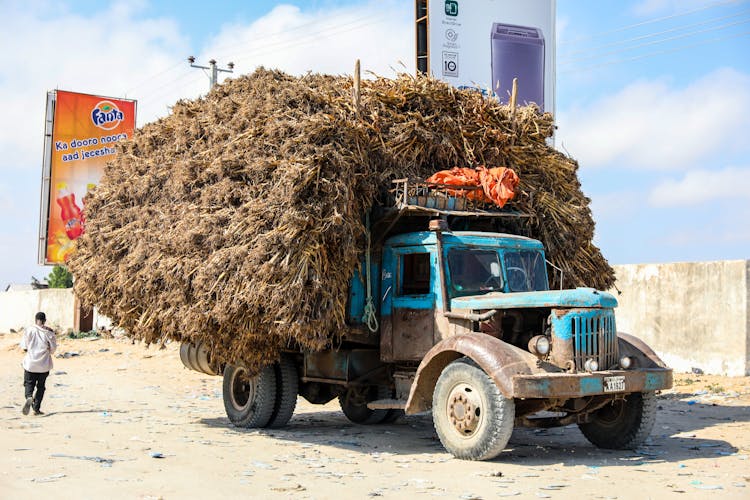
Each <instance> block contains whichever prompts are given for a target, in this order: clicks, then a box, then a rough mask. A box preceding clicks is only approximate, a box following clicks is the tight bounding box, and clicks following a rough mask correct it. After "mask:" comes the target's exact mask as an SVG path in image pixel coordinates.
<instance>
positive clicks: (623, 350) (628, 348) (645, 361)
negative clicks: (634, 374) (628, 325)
mask: <svg viewBox="0 0 750 500" xmlns="http://www.w3.org/2000/svg"><path fill="white" fill-rule="evenodd" d="M617 340H618V348H619V350H620V356H630V357H632V358H634V359H635V362H636V368H667V365H666V363H664V361H662V360H661V358H660V357H659V356H658V355H657V354H656V353H655V352H654V351H653V349H651V348H650V347H649V346H648V345H647V344H646V343H645V342H644V341H642V340H641V339H639V338H638V337H635V336H633V335H630V334H629V333H624V332H617Z"/></svg>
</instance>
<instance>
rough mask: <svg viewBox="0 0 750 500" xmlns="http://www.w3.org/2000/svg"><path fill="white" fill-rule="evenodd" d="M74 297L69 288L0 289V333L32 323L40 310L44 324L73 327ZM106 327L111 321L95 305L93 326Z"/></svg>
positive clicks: (69, 328) (61, 329)
mask: <svg viewBox="0 0 750 500" xmlns="http://www.w3.org/2000/svg"><path fill="white" fill-rule="evenodd" d="M75 307H76V301H75V296H74V295H73V289H72V288H48V289H44V290H15V291H8V292H0V333H8V332H10V330H11V329H13V330H16V331H20V329H21V328H23V327H25V326H28V325H33V324H34V315H35V314H36V313H37V312H39V311H43V312H44V313H45V314H46V315H47V324H48V325H49V326H51V327H52V328H55V329H56V330H57V331H58V332H60V333H64V332H67V331H69V330H73V329H74V324H75V323H74V322H75V318H74V316H75ZM100 327H103V328H106V329H109V328H111V327H112V321H111V320H110V319H109V318H107V317H106V316H102V315H101V314H99V313H98V311H97V310H96V309H94V329H99V328H100Z"/></svg>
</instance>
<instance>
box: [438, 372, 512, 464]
mask: <svg viewBox="0 0 750 500" xmlns="http://www.w3.org/2000/svg"><path fill="white" fill-rule="evenodd" d="M514 418H515V404H514V403H513V400H512V399H508V398H506V397H504V396H503V395H502V393H501V392H500V389H498V387H497V386H496V385H495V383H494V382H493V381H492V379H491V378H490V377H489V376H488V375H487V374H486V373H485V372H484V371H483V370H482V369H481V368H479V367H478V366H477V365H475V364H474V363H473V362H472V361H471V360H469V359H467V358H463V359H459V360H456V361H454V362H452V363H451V364H449V365H448V366H447V367H446V368H445V369H444V370H443V372H442V373H441V374H440V378H439V379H438V381H437V384H436V385H435V391H434V393H433V397H432V420H433V422H434V423H435V430H436V431H437V434H438V437H440V442H441V443H443V446H444V447H445V449H446V450H448V451H449V452H450V453H452V454H453V456H455V457H456V458H461V459H464V460H489V459H492V458H495V457H496V456H497V455H499V454H500V452H501V451H503V449H504V448H505V445H507V444H508V440H509V439H510V435H511V434H512V433H513V423H514Z"/></svg>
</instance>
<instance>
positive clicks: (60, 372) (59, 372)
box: [52, 370, 68, 375]
mask: <svg viewBox="0 0 750 500" xmlns="http://www.w3.org/2000/svg"><path fill="white" fill-rule="evenodd" d="M67 374H68V372H64V371H62V370H58V371H56V372H53V373H52V375H67Z"/></svg>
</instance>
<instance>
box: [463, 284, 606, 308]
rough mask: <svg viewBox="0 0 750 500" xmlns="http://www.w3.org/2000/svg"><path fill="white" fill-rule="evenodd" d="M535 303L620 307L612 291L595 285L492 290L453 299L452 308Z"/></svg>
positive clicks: (536, 305) (495, 306) (528, 305)
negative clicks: (570, 288) (519, 290)
mask: <svg viewBox="0 0 750 500" xmlns="http://www.w3.org/2000/svg"><path fill="white" fill-rule="evenodd" d="M532 307H592V308H612V307H617V299H616V298H615V297H614V295H612V294H611V293H607V292H601V291H599V290H595V289H593V288H575V289H572V290H545V291H542V292H516V293H503V292H490V293H486V294H484V295H471V296H467V297H456V298H453V299H451V309H454V310H455V309H470V310H488V309H519V308H532Z"/></svg>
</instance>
